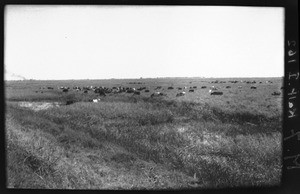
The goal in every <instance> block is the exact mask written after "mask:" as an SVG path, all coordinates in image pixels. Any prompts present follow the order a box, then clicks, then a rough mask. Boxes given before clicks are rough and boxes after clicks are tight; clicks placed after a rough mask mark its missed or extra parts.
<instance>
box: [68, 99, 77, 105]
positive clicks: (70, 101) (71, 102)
mask: <svg viewBox="0 0 300 194" xmlns="http://www.w3.org/2000/svg"><path fill="white" fill-rule="evenodd" d="M73 103H75V102H74V100H67V102H66V105H70V104H73Z"/></svg>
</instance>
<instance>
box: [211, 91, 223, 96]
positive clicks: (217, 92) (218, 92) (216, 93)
mask: <svg viewBox="0 0 300 194" xmlns="http://www.w3.org/2000/svg"><path fill="white" fill-rule="evenodd" d="M210 95H223V92H220V91H212V92H211V93H210Z"/></svg>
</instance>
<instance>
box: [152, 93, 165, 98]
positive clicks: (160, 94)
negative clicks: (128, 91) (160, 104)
mask: <svg viewBox="0 0 300 194" xmlns="http://www.w3.org/2000/svg"><path fill="white" fill-rule="evenodd" d="M163 95H164V94H163V93H161V92H154V93H153V94H151V98H152V97H158V96H163Z"/></svg>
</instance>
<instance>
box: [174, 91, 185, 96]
mask: <svg viewBox="0 0 300 194" xmlns="http://www.w3.org/2000/svg"><path fill="white" fill-rule="evenodd" d="M184 95H185V92H180V93H178V94H176V97H178V96H184Z"/></svg>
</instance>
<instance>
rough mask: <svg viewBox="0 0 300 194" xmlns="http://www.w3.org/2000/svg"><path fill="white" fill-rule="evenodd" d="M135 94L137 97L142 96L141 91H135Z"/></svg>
mask: <svg viewBox="0 0 300 194" xmlns="http://www.w3.org/2000/svg"><path fill="white" fill-rule="evenodd" d="M133 94H135V95H140V94H141V92H140V91H134V93H133Z"/></svg>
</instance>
